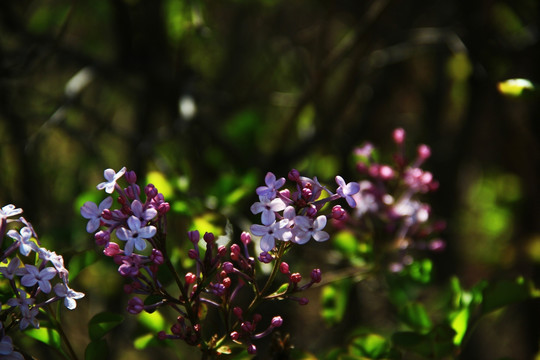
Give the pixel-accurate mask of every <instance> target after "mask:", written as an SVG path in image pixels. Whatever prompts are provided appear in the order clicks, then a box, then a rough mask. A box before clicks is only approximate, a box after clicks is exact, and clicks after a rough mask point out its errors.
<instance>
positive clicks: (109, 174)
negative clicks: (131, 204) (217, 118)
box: [96, 166, 126, 194]
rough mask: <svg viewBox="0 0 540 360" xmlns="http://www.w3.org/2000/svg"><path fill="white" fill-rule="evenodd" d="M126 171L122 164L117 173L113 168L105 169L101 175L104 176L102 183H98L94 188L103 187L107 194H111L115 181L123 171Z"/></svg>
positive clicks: (101, 188)
mask: <svg viewBox="0 0 540 360" xmlns="http://www.w3.org/2000/svg"><path fill="white" fill-rule="evenodd" d="M125 172H126V167H125V166H124V167H123V168H122V169H120V171H118V173H117V172H116V171H114V170H113V169H107V170H105V171H104V172H103V176H104V177H105V180H107V181H104V182H102V183H99V184H98V185H97V186H96V188H97V189H98V190H103V189H105V192H106V193H108V194H112V193H113V191H114V187H115V186H116V181H117V180H118V179H120V178H121V177H122V176H123V175H124V173H125Z"/></svg>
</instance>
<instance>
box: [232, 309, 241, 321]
mask: <svg viewBox="0 0 540 360" xmlns="http://www.w3.org/2000/svg"><path fill="white" fill-rule="evenodd" d="M242 313H243V311H242V308H240V307H238V306H235V307H234V308H233V314H234V315H235V316H236V317H237V318H239V319H242Z"/></svg>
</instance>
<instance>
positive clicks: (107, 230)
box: [81, 168, 354, 354]
mask: <svg viewBox="0 0 540 360" xmlns="http://www.w3.org/2000/svg"><path fill="white" fill-rule="evenodd" d="M104 176H105V179H106V180H107V181H105V182H102V183H100V184H99V185H98V186H97V188H98V189H99V190H105V191H106V192H107V193H109V194H113V193H114V192H116V193H117V194H118V196H117V203H118V205H119V208H116V209H115V208H114V207H113V203H114V201H113V198H112V197H111V196H109V197H107V198H105V199H104V200H103V201H102V202H101V203H100V204H99V205H97V204H95V203H92V202H87V203H85V204H84V205H83V207H82V208H81V215H82V216H83V217H84V218H86V219H87V220H88V223H87V226H86V229H87V231H88V232H89V233H93V234H94V239H95V242H96V243H97V244H98V245H99V246H103V247H104V250H103V253H104V254H105V255H106V256H108V257H111V258H112V259H113V260H114V262H115V263H116V264H117V265H118V272H119V274H120V275H121V276H123V277H125V278H126V279H127V280H128V283H127V284H126V285H125V286H124V291H125V292H126V293H127V294H132V295H133V297H132V298H130V300H129V301H128V303H127V311H128V312H129V313H130V314H139V313H140V312H142V311H147V312H152V311H156V310H158V309H160V308H162V307H168V308H170V309H172V310H173V311H175V312H176V313H177V314H178V315H177V318H176V320H175V321H174V323H173V324H172V325H171V326H170V329H169V331H165V330H163V331H160V332H159V333H158V338H159V339H171V340H173V339H179V340H183V341H185V342H186V343H187V344H189V345H193V346H198V347H199V348H200V349H201V351H203V352H204V353H207V354H216V353H220V352H222V351H225V350H220V349H223V348H227V347H226V346H225V345H224V344H225V343H226V342H228V341H231V342H232V343H236V344H242V346H244V347H245V349H246V350H247V351H248V352H249V353H251V354H254V353H255V352H256V345H255V344H254V341H256V340H258V339H261V338H263V337H265V336H267V335H269V334H270V333H271V332H272V331H273V329H275V328H277V327H279V326H281V324H282V322H283V320H282V318H281V317H280V316H279V315H278V316H274V317H273V318H272V320H271V322H270V325H269V326H267V327H266V328H265V329H263V330H262V331H259V330H258V329H257V328H258V324H259V323H263V322H264V320H263V319H262V317H261V315H259V314H257V313H255V310H256V307H257V306H258V305H259V304H260V303H261V302H264V301H269V300H275V299H290V300H292V301H295V302H297V303H299V304H301V305H305V304H307V303H308V300H307V299H306V298H304V297H298V296H296V294H297V293H299V292H301V291H304V290H306V289H308V288H309V287H311V286H312V285H313V284H315V283H318V282H320V281H321V272H320V270H319V269H314V270H313V271H312V273H311V280H310V281H308V282H305V283H304V284H303V285H301V284H300V283H301V282H302V276H301V275H300V273H293V272H290V271H289V265H288V264H287V263H285V262H283V261H282V257H283V255H284V254H285V252H286V250H287V247H288V245H290V244H292V243H305V242H307V241H308V240H309V239H310V238H311V237H313V238H314V239H316V240H318V241H324V240H326V239H328V234H327V233H325V232H324V231H323V230H322V229H323V228H324V226H325V225H326V216H324V215H320V216H315V215H316V212H317V209H320V207H322V205H323V204H324V202H319V203H316V199H317V198H318V197H319V195H320V194H321V192H322V187H321V186H320V185H319V184H318V183H317V182H316V180H315V181H313V180H309V179H305V178H300V177H299V176H298V179H297V180H298V184H299V186H301V188H300V190H299V191H300V192H299V193H298V194H292V195H290V198H289V199H288V200H286V199H287V196H288V195H286V193H285V192H284V191H280V192H278V189H279V188H280V187H281V186H282V185H283V182H284V180H282V179H279V180H276V179H275V177H273V179H272V176H273V175H269V176H267V178H266V184H267V186H266V187H261V188H259V189H258V190H257V192H258V193H259V194H260V196H261V197H260V200H261V202H260V203H259V204H255V205H254V206H253V207H252V209H253V210H254V211H255V212H257V211H258V210H259V209H260V211H259V212H262V213H263V214H262V216H263V224H264V225H262V226H261V228H264V229H265V230H264V231H266V233H267V234H268V233H270V229H272V228H278V227H279V229H278V231H277V232H279V233H280V237H279V239H280V240H283V241H284V242H283V244H282V245H283V246H281V248H280V250H278V249H277V248H276V251H275V252H273V253H272V254H270V253H269V252H268V251H269V250H271V249H272V248H274V245H275V241H274V240H273V239H275V237H271V238H270V237H269V236H270V235H269V236H267V240H265V242H264V243H265V245H264V248H263V249H266V250H267V251H265V252H263V253H262V254H261V256H259V258H258V260H260V261H262V262H264V263H267V264H268V263H272V269H273V270H272V271H271V274H270V276H269V277H268V278H267V279H266V281H265V282H264V284H263V285H261V284H259V282H260V279H259V278H258V274H257V270H258V267H259V264H258V261H257V258H256V257H255V256H252V254H251V251H252V248H253V247H252V239H251V234H250V233H248V232H243V233H242V234H241V235H240V239H239V240H240V241H239V242H238V243H232V244H229V243H227V244H223V243H222V242H221V241H218V239H217V238H216V236H215V235H214V234H213V233H205V234H204V235H203V236H201V235H200V233H199V231H197V230H194V231H190V232H189V233H188V236H187V238H188V239H189V242H190V243H191V246H190V247H191V249H190V250H189V251H188V252H187V256H188V257H189V258H190V259H192V260H193V262H194V268H193V269H192V270H191V271H185V270H183V269H182V267H181V266H175V265H173V263H172V261H171V259H170V258H169V256H168V251H167V246H166V238H167V231H166V216H165V215H166V213H167V212H168V210H169V209H170V206H169V204H168V203H167V202H165V200H164V198H163V195H162V194H160V193H159V192H158V191H157V189H156V188H155V186H153V185H152V184H148V185H146V186H145V188H144V195H145V196H144V197H142V196H141V191H140V188H139V186H138V185H137V184H136V179H137V177H136V175H135V173H134V172H132V171H126V169H125V168H122V169H121V170H120V171H119V172H118V173H117V172H115V171H114V170H112V169H107V170H105V173H104ZM124 176H125V180H126V182H127V186H126V187H122V186H120V185H119V184H118V181H119V180H120V179H122V177H124ZM310 189H311V190H310ZM308 190H309V191H312V193H311V194H308V193H309V191H308ZM340 191H341V190H340ZM352 192H354V189H352V190H351V189H350V188H348V187H347V185H345V184H343V194H344V195H335V196H333V199H334V198H335V199H337V198H340V197H344V196H349V195H351V193H352ZM345 194H348V195H345ZM300 204H301V205H300ZM308 209H313V210H309V211H308ZM280 211H283V212H284V213H283V215H282V214H278V213H277V212H280ZM297 211H298V213H299V215H296V212H297ZM283 216H285V217H283ZM278 222H281V224H283V225H282V226H281V225H276V224H277V223H278ZM252 229H257V227H256V226H254V228H252ZM261 231H262V230H261ZM256 232H257V231H256V230H255V231H254V233H256ZM259 233H260V232H259ZM162 265H163V266H165V267H166V268H167V270H168V271H169V273H170V274H171V275H172V278H173V279H174V281H175V283H176V286H177V288H178V293H172V292H171V290H170V286H166V285H168V284H163V283H162V281H160V279H159V277H158V269H160V267H161V266H162ZM280 274H281V275H280ZM278 275H280V276H285V277H286V279H287V281H286V282H285V283H284V285H282V286H281V287H280V288H279V289H277V290H275V289H272V286H273V282H274V280H275V279H276V277H277V276H278ZM243 288H247V289H251V290H252V301H251V303H250V304H249V305H248V306H247V307H246V306H245V305H244V308H242V307H241V306H240V305H239V303H241V302H242V301H240V299H238V294H239V292H240V290H241V289H243ZM210 309H215V310H216V311H218V312H220V313H221V314H222V317H223V318H224V319H226V320H225V321H224V323H225V330H224V331H223V332H222V333H220V334H213V335H212V336H211V337H210V338H205V336H204V335H203V331H202V328H204V327H205V323H204V319H205V316H204V314H205V313H206V312H207V311H206V310H210ZM208 328H209V329H212V328H213V326H209V327H208ZM205 332H208V330H206V331H205Z"/></svg>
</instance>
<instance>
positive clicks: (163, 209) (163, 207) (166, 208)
mask: <svg viewBox="0 0 540 360" xmlns="http://www.w3.org/2000/svg"><path fill="white" fill-rule="evenodd" d="M169 210H171V205H170V204H169V203H168V202H164V203H161V204H159V206H158V208H157V212H158V213H159V214H160V215H165V214H166V213H167V212H169Z"/></svg>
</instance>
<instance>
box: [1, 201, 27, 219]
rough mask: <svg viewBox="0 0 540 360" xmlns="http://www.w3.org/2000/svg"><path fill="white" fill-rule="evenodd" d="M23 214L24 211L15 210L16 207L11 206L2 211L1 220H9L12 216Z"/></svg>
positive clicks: (3, 208)
mask: <svg viewBox="0 0 540 360" xmlns="http://www.w3.org/2000/svg"><path fill="white" fill-rule="evenodd" d="M22 212H23V211H22V209H18V208H15V205H13V204H9V205H6V206H4V207H2V209H0V218H8V217H10V216H15V215H19V214H22Z"/></svg>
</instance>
